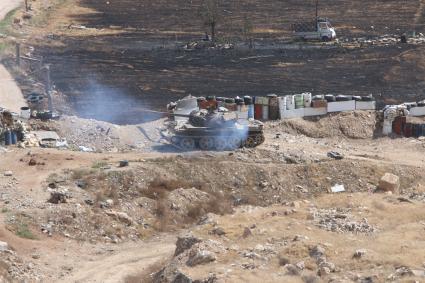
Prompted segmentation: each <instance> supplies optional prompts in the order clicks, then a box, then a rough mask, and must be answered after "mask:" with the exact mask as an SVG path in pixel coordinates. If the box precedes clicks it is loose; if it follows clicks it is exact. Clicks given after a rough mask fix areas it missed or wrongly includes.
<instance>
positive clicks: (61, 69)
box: [0, 0, 425, 283]
mask: <svg viewBox="0 0 425 283" xmlns="http://www.w3.org/2000/svg"><path fill="white" fill-rule="evenodd" d="M298 2H299V1H296V3H295V2H294V1H284V2H279V3H277V2H276V1H263V2H262V3H261V4H260V3H258V1H243V2H242V1H232V3H230V2H226V3H225V4H224V6H223V7H222V9H223V11H224V12H225V13H226V14H229V15H230V16H228V17H226V22H225V23H224V22H223V23H222V24H221V25H219V35H220V36H221V37H222V38H224V39H230V40H235V41H238V42H242V41H243V39H242V36H241V34H240V32H239V30H240V26H241V23H242V22H243V18H244V16H245V15H246V16H247V17H248V18H249V19H251V21H252V23H253V26H254V37H255V41H256V42H257V44H258V45H259V46H260V44H263V45H262V46H263V48H260V47H259V48H258V49H255V50H248V49H246V48H241V49H234V50H198V51H191V52H187V51H183V50H182V49H181V48H180V47H178V48H176V47H175V43H176V41H177V42H178V45H179V46H180V45H183V44H184V43H185V42H186V41H191V40H193V39H198V38H199V37H200V36H202V33H203V30H204V28H200V25H201V23H200V22H198V21H197V20H195V18H196V17H195V16H194V15H196V14H197V11H199V1H190V2H189V1H171V0H163V1H149V2H148V1H139V2H137V3H135V2H134V1H109V2H108V1H105V2H101V1H88V0H81V1H35V2H34V1H33V2H32V4H33V5H34V12H33V13H34V15H33V17H32V19H30V20H28V21H24V22H23V24H22V26H20V25H14V27H13V32H12V34H13V35H14V36H16V37H18V38H20V39H21V40H23V54H25V55H26V56H29V57H35V58H39V57H38V56H43V57H44V58H43V61H44V62H46V63H50V64H52V66H51V67H52V78H53V81H54V83H55V85H56V88H57V89H58V90H59V91H60V92H62V93H63V94H64V95H65V98H66V100H65V102H68V103H70V104H71V105H72V106H73V110H74V111H76V112H77V113H79V114H80V116H83V117H88V118H93V117H95V118H98V119H99V120H104V121H109V122H115V123H119V124H129V123H131V124H134V125H130V126H119V125H116V124H112V123H108V122H101V121H97V120H87V119H83V118H77V117H74V116H63V117H62V118H61V119H60V120H59V121H49V122H39V121H38V122H31V123H30V124H31V127H32V128H33V129H41V130H43V129H51V130H55V131H57V132H58V133H59V134H60V136H62V137H65V138H66V139H67V141H68V142H69V145H70V148H69V149H66V150H59V149H42V148H25V149H22V148H15V147H9V148H8V149H7V150H3V149H2V148H0V150H1V151H0V209H1V213H0V241H4V242H7V243H8V245H9V250H6V251H0V278H1V279H0V281H6V282H9V281H10V282H22V281H24V280H27V281H29V282H37V281H38V282H39V281H41V282H150V281H153V282H155V283H160V282H161V283H162V282H173V280H174V279H176V278H175V277H176V276H179V277H178V278H177V279H176V280H175V281H174V282H192V281H195V280H200V281H195V282H209V283H211V282H258V281H260V280H262V281H265V282H352V281H354V282H385V281H396V282H403V281H405V282H414V280H417V281H418V282H421V281H424V280H425V274H424V273H425V266H424V265H423V264H424V262H425V258H424V252H423V251H424V248H425V247H424V241H423V233H424V224H423V223H424V222H425V219H424V210H425V206H424V205H425V204H424V201H425V189H424V178H425V174H424V168H425V157H424V154H423V152H424V149H425V141H424V140H423V139H406V138H399V137H382V136H381V135H380V119H379V115H378V114H377V113H375V112H367V111H360V112H353V113H340V114H333V115H329V116H326V117H320V118H317V119H309V120H303V119H293V120H288V121H279V122H268V123H266V130H265V134H266V142H265V143H264V144H262V145H261V146H260V147H258V148H255V149H240V150H237V151H234V152H223V153H217V152H199V151H195V152H180V151H177V150H176V149H175V148H172V147H170V146H167V145H164V144H161V143H158V131H157V128H158V127H160V125H161V123H162V120H155V121H153V122H150V123H146V124H139V123H140V122H141V121H145V120H152V119H156V118H157V117H146V116H143V115H141V114H140V113H141V112H140V110H141V109H144V108H162V107H164V104H165V103H166V102H168V101H169V100H170V99H174V98H177V97H181V96H185V95H187V94H188V93H192V94H195V95H198V94H214V95H223V96H235V95H245V94H251V95H258V94H266V93H269V92H277V93H279V94H284V93H291V92H301V91H305V90H311V91H317V92H332V93H341V92H342V93H347V90H350V94H351V93H358V94H367V93H369V92H373V93H375V94H377V93H381V94H382V96H381V97H379V99H380V101H385V100H386V101H394V100H405V99H407V98H406V97H408V99H412V100H413V99H419V98H421V97H422V98H423V93H422V89H423V88H422V83H423V82H422V77H423V68H422V65H423V64H422V60H423V56H422V55H423V54H422V53H423V50H422V49H423V46H421V45H405V46H399V45H397V44H390V45H388V46H369V47H365V48H359V47H355V48H351V47H350V48H348V47H342V48H340V47H338V48H334V49H328V48H322V49H320V50H315V51H313V50H284V49H281V48H275V47H273V44H275V43H276V41H281V40H282V41H283V40H284V37H286V36H288V30H287V28H286V26H288V25H289V24H290V23H291V22H292V21H294V20H297V19H301V18H303V17H305V16H306V14H307V13H308V14H310V13H313V9H310V5H307V3H304V4H302V5H301V4H299V3H298ZM58 3H59V4H58ZM56 4H58V5H56ZM39 9H41V10H39ZM423 9H424V5H423V2H422V1H413V0H409V1H403V2H400V1H356V2H355V3H354V2H352V1H331V2H328V3H327V4H326V5H324V7H323V14H324V15H327V16H329V17H332V18H333V19H334V23H335V25H336V27H337V28H338V29H339V30H340V31H341V34H342V35H343V36H344V37H346V38H348V39H350V40H351V39H352V38H353V37H357V36H361V35H365V34H369V33H371V34H373V35H382V34H384V33H396V34H399V33H401V32H404V31H411V30H413V29H416V30H417V31H423V28H424V27H423V24H424V22H423ZM42 10H43V12H40V11H42ZM411 19H414V23H412V20H411ZM80 25H84V26H85V27H81V26H80ZM372 25H373V28H372V27H371V26H372ZM224 26H226V27H227V28H226V29H224V28H223V27H224ZM30 47H34V48H35V49H34V50H33V49H32V48H30ZM158 47H161V48H158ZM11 62H12V61H7V60H6V63H8V64H9V66H12V63H11ZM37 64H38V63H34V64H28V66H27V67H28V68H27V69H24V70H23V71H22V72H21V73H20V74H18V79H19V83H20V85H21V87H23V90H24V92H25V94H29V93H30V92H32V91H34V89H35V88H37V91H38V90H42V85H40V84H37V82H38V81H40V80H41V79H42V75H41V74H37V70H38V69H37V66H36V65H37ZM329 78H332V80H330V79H329ZM34 86H36V87H34ZM60 92H58V93H56V92H55V100H56V101H61V103H57V104H56V105H57V106H66V105H67V103H63V101H62V100H61V99H62V98H63V97H62V96H60ZM405 94H406V95H407V94H412V95H411V96H404V95H405ZM56 95H57V96H56ZM73 110H72V109H71V110H69V111H67V112H68V113H72V112H73ZM128 117H131V118H128ZM79 146H85V147H89V148H92V149H93V150H95V151H96V153H83V152H79V151H78V147H79ZM330 151H336V152H339V153H340V154H342V155H343V156H344V158H343V159H342V160H334V159H332V158H330V157H328V152H330ZM122 160H128V161H129V166H127V167H119V162H120V161H122ZM8 171H12V172H8ZM386 172H390V173H393V174H395V175H397V176H399V177H400V183H401V187H400V192H399V193H394V194H382V193H376V192H375V190H376V188H377V185H378V182H379V180H380V178H381V177H382V176H383V175H384V174H385V173H386ZM337 184H339V185H344V188H345V192H343V193H340V194H333V193H331V187H332V186H334V185H337ZM188 232H192V234H193V235H194V237H195V238H197V239H198V240H196V242H198V241H199V242H198V243H196V244H194V245H193V246H191V247H189V246H187V247H185V248H184V249H183V251H182V253H181V254H179V255H177V256H174V254H175V247H176V245H175V243H176V236H177V235H179V234H182V235H183V234H186V233H188ZM192 244H193V243H192ZM0 246H1V245H0ZM177 246H178V247H180V246H181V245H177ZM174 271H176V272H174ZM189 278H190V279H189ZM178 280H180V281H178ZM185 280H186V281H185ZM191 280H192V281H191Z"/></svg>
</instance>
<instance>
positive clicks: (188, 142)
mask: <svg viewBox="0 0 425 283" xmlns="http://www.w3.org/2000/svg"><path fill="white" fill-rule="evenodd" d="M175 117H186V118H188V119H187V121H185V122H184V121H176V120H175V119H174V118H175ZM263 128H264V125H263V123H262V122H260V121H256V120H242V119H238V117H237V116H236V114H235V113H233V112H229V113H224V112H217V111H215V110H200V111H198V110H196V111H193V112H191V113H190V114H189V115H182V114H170V121H168V122H167V123H166V128H165V129H164V130H163V131H162V132H161V134H162V137H163V138H165V139H166V140H167V141H169V142H170V143H172V144H173V145H175V146H177V147H179V148H181V149H182V150H195V149H201V150H218V151H225V150H235V149H237V148H240V147H250V148H252V147H256V146H258V145H260V144H262V143H263V142H264V140H265V138H264V132H263Z"/></svg>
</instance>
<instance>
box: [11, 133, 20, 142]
mask: <svg viewBox="0 0 425 283" xmlns="http://www.w3.org/2000/svg"><path fill="white" fill-rule="evenodd" d="M10 138H11V142H12V144H16V143H17V142H18V134H17V133H16V132H15V131H12V132H11V133H10Z"/></svg>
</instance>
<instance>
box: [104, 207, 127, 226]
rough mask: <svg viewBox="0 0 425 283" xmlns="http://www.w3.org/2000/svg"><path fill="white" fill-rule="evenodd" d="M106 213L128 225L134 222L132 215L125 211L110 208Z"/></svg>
mask: <svg viewBox="0 0 425 283" xmlns="http://www.w3.org/2000/svg"><path fill="white" fill-rule="evenodd" d="M106 214H107V215H108V216H111V217H112V218H115V220H118V221H120V222H123V223H125V224H127V225H128V226H130V225H132V224H133V219H131V217H130V216H128V214H127V213H125V212H119V211H114V210H110V211H107V212H106Z"/></svg>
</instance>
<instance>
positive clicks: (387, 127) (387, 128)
mask: <svg viewBox="0 0 425 283" xmlns="http://www.w3.org/2000/svg"><path fill="white" fill-rule="evenodd" d="M392 132H393V121H392V120H384V126H383V128H382V134H384V135H386V136H388V135H390V134H391V133H392Z"/></svg>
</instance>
